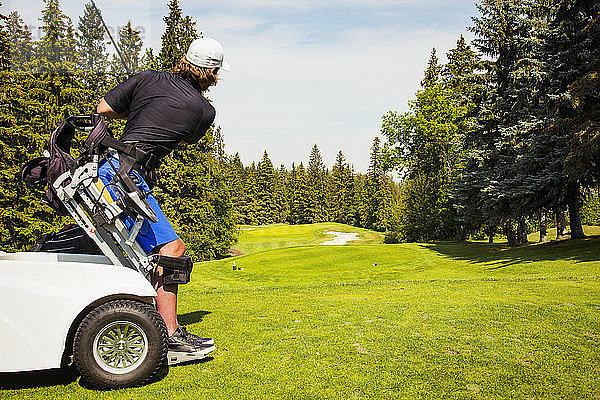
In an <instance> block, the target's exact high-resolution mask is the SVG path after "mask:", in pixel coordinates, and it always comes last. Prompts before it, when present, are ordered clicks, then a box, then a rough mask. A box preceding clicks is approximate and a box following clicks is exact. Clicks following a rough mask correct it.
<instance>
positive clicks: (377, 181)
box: [220, 138, 399, 231]
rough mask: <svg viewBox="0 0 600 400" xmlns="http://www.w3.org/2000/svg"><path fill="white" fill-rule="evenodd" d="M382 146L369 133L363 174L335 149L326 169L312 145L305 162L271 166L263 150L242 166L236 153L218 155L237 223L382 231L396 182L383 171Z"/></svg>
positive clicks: (395, 195)
mask: <svg viewBox="0 0 600 400" xmlns="http://www.w3.org/2000/svg"><path fill="white" fill-rule="evenodd" d="M382 151H383V149H382V147H381V142H380V140H379V138H375V139H374V141H373V145H372V147H371V155H370V164H369V169H368V171H367V173H366V174H362V173H357V172H355V171H354V167H352V166H351V165H350V163H348V162H347V160H346V158H345V156H344V154H343V152H342V151H339V152H338V154H337V157H336V161H335V164H334V165H333V166H332V167H331V169H329V168H327V167H326V166H325V165H324V163H323V158H322V156H321V152H320V150H319V148H318V147H317V145H314V146H313V148H312V150H311V153H310V157H309V161H308V164H307V165H306V166H305V165H304V163H303V162H300V163H299V164H296V163H293V164H292V166H291V169H287V168H286V167H285V166H284V165H281V166H280V167H279V168H275V167H274V166H273V164H272V162H271V160H270V158H269V155H268V153H267V151H265V152H264V155H263V157H262V159H261V160H260V161H259V162H258V163H252V164H250V165H247V166H244V165H243V164H242V162H241V160H240V157H239V154H237V153H236V154H235V155H233V156H227V155H226V154H225V152H224V151H221V152H220V153H221V154H223V157H222V158H221V159H220V162H221V165H222V166H223V171H224V174H225V180H226V182H227V186H228V188H229V193H230V196H231V199H232V202H233V207H234V210H235V213H236V218H237V221H238V222H239V223H240V224H248V225H264V224H272V223H289V224H310V223H317V222H339V223H343V224H349V225H354V226H359V227H365V228H368V229H374V230H378V231H385V230H387V229H389V227H390V226H391V225H392V221H393V220H394V218H396V216H395V215H394V212H395V211H397V200H398V191H399V186H398V184H396V183H394V182H393V180H392V179H391V178H390V177H389V176H387V175H386V174H385V172H384V170H383V158H382V157H383V156H382Z"/></svg>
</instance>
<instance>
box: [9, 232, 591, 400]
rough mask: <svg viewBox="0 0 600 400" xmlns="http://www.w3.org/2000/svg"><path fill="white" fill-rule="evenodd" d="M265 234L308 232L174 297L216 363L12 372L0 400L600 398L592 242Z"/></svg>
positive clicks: (209, 267)
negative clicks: (119, 380)
mask: <svg viewBox="0 0 600 400" xmlns="http://www.w3.org/2000/svg"><path fill="white" fill-rule="evenodd" d="M320 225H321V224H318V225H317V226H313V227H312V228H313V229H314V230H315V233H314V235H316V236H318V235H319V234H320V232H321V231H322V229H323V226H320ZM259 229H262V230H263V232H264V237H263V240H262V243H268V242H269V241H277V242H280V243H281V242H283V243H285V242H286V240H287V239H286V234H289V236H294V234H298V235H305V238H304V239H302V238H301V239H300V240H298V241H297V243H295V244H296V245H297V246H295V247H280V248H277V246H273V250H266V251H256V252H251V253H248V254H246V255H244V256H240V257H235V258H229V259H224V260H219V261H212V262H205V263H199V264H196V266H195V269H194V273H193V279H192V282H191V283H190V284H188V285H186V286H182V287H181V289H180V296H179V301H180V303H179V312H180V316H179V320H180V322H181V323H184V324H187V325H188V328H189V330H190V331H192V332H194V333H197V334H201V335H207V336H211V337H214V338H215V341H216V344H217V348H218V349H217V351H215V352H214V353H213V355H214V357H213V358H211V359H208V360H206V361H204V362H201V363H197V364H191V365H185V366H177V367H172V368H170V369H169V371H168V374H167V375H166V376H164V377H162V379H160V380H158V381H157V382H154V383H152V384H150V385H148V386H145V387H141V388H133V389H126V390H119V391H112V392H101V391H93V390H90V389H88V388H87V387H86V385H85V382H81V380H80V379H79V378H78V377H76V376H74V375H72V374H71V375H70V374H64V373H56V372H51V373H46V374H33V375H27V376H23V375H19V376H15V377H16V378H18V379H20V381H21V383H18V382H16V379H13V381H10V380H8V381H7V379H6V377H3V378H2V382H3V383H4V385H5V387H6V386H11V385H12V388H13V389H10V390H4V391H2V392H0V398H94V399H96V398H98V399H105V398H111V399H124V398H140V399H144V398H156V399H159V398H160V399H162V398H168V399H191V398H201V399H202V398H206V399H238V398H267V399H273V398H275V399H277V398H289V399H353V398H373V399H390V398H406V399H414V398H430V399H437V398H457V399H462V398H473V399H479V398H481V399H494V398H498V399H501V398H502V399H503V398H517V399H519V398H520V399H538V398H548V399H555V398H573V399H590V398H592V399H593V398H600V394H599V385H600V346H599V345H600V324H599V322H598V315H599V312H600V280H599V279H598V277H599V276H600V262H599V260H600V239H599V238H591V239H586V240H579V241H562V242H552V243H547V244H540V245H536V246H530V247H526V248H519V249H507V248H506V247H505V246H503V245H491V246H490V245H487V244H481V243H467V244H458V243H438V244H400V245H383V244H355V245H349V246H314V245H309V246H300V244H302V240H308V241H310V240H312V239H310V238H309V239H306V238H307V237H309V236H310V233H309V232H310V229H311V226H301V227H286V226H272V227H264V228H259ZM259 229H256V231H259ZM297 229H300V230H303V232H302V233H299V232H297V231H296V230H297ZM352 229H353V228H351V227H348V231H352ZM273 230H279V231H280V232H281V234H282V235H283V237H277V236H276V235H274V233H273ZM336 230H341V229H336ZM248 232H253V231H243V234H242V238H241V241H242V244H244V240H245V237H246V234H247V233H248ZM260 239H261V238H260V235H257V234H256V232H255V233H253V235H252V237H251V240H252V241H253V242H254V243H261V240H260ZM263 248H268V245H265V246H263ZM234 261H235V263H236V267H242V268H243V270H241V271H240V270H235V271H234V270H233V262H234Z"/></svg>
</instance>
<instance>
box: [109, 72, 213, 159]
mask: <svg viewBox="0 0 600 400" xmlns="http://www.w3.org/2000/svg"><path fill="white" fill-rule="evenodd" d="M104 100H106V102H107V103H108V105H109V106H111V108H112V109H113V110H114V111H115V112H116V113H118V114H122V113H124V112H126V111H129V115H128V117H127V123H126V124H125V130H124V132H123V136H122V137H121V141H123V142H141V143H143V144H144V145H145V146H144V147H146V146H149V147H150V148H151V149H152V150H154V151H155V152H156V153H157V155H158V156H164V155H166V154H168V153H169V152H170V151H171V150H173V149H175V148H176V147H177V145H178V144H179V143H180V142H181V141H185V142H186V143H196V142H197V141H198V140H200V139H201V138H202V136H203V135H204V134H205V133H206V131H207V129H208V128H209V127H210V125H211V124H212V123H213V121H214V119H215V109H214V107H213V106H212V105H211V104H210V103H209V102H208V100H206V99H205V98H204V96H202V94H201V93H200V87H199V86H196V85H195V84H193V83H192V82H190V81H188V80H187V79H185V78H182V77H181V76H179V75H177V74H171V73H168V72H157V71H144V72H140V73H139V74H136V75H134V76H132V77H131V78H129V79H127V80H126V81H125V82H123V83H121V84H120V85H118V86H117V87H115V88H114V89H112V90H111V91H109V92H108V93H106V95H105V96H104Z"/></svg>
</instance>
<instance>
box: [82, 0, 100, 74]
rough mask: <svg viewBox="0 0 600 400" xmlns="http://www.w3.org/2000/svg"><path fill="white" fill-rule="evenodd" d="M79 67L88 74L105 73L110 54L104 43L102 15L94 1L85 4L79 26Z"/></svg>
mask: <svg viewBox="0 0 600 400" xmlns="http://www.w3.org/2000/svg"><path fill="white" fill-rule="evenodd" d="M76 37H77V56H78V60H77V61H78V63H77V67H78V68H79V69H80V70H82V71H85V72H86V73H88V74H95V75H100V74H104V72H105V71H106V67H107V66H108V54H107V52H106V44H105V43H104V26H103V25H102V17H101V16H100V13H98V11H97V10H96V8H95V7H94V6H93V5H92V3H87V4H86V5H85V8H84V11H83V16H82V17H79V25H78V26H77V35H76Z"/></svg>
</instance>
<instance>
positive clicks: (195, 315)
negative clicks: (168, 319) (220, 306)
mask: <svg viewBox="0 0 600 400" xmlns="http://www.w3.org/2000/svg"><path fill="white" fill-rule="evenodd" d="M208 314H210V311H192V312H189V313H185V314H179V315H178V316H177V320H178V321H179V323H180V324H181V325H191V324H195V323H198V322H200V321H202V318H204V316H205V315H208Z"/></svg>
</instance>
